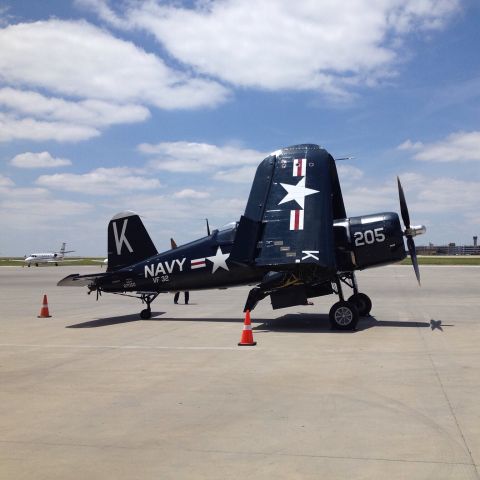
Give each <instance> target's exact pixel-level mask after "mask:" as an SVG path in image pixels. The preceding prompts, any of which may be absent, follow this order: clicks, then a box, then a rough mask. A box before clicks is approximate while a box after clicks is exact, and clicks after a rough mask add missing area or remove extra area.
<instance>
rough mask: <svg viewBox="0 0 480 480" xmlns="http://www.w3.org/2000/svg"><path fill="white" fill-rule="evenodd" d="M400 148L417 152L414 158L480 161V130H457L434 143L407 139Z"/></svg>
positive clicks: (428, 160)
mask: <svg viewBox="0 0 480 480" xmlns="http://www.w3.org/2000/svg"><path fill="white" fill-rule="evenodd" d="M398 148H399V149H400V150H411V151H413V152H415V154H414V155H413V158H414V159H415V160H422V161H426V162H469V161H477V162H478V161H480V131H474V132H456V133H452V134H450V135H448V136H447V137H446V138H445V139H443V140H440V141H439V142H434V143H426V144H424V143H421V142H415V143H414V142H412V141H411V140H407V141H405V142H403V143H402V144H401V145H399V146H398Z"/></svg>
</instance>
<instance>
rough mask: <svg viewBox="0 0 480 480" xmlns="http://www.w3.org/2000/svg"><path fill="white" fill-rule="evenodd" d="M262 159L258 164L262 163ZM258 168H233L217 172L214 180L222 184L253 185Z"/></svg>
mask: <svg viewBox="0 0 480 480" xmlns="http://www.w3.org/2000/svg"><path fill="white" fill-rule="evenodd" d="M260 160H261V159H260V157H259V158H258V161H257V163H260ZM256 170H257V167H256V166H251V167H250V166H246V167H241V168H233V169H230V170H219V171H218V172H215V174H214V175H213V178H214V179H215V180H219V181H221V182H230V183H252V182H253V179H254V177H255V172H256Z"/></svg>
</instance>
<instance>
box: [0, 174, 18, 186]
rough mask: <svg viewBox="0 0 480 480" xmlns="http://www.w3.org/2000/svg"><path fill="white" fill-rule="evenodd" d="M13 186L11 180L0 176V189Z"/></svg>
mask: <svg viewBox="0 0 480 480" xmlns="http://www.w3.org/2000/svg"><path fill="white" fill-rule="evenodd" d="M14 185H15V183H14V182H13V180H12V179H11V178H9V177H6V176H5V175H2V174H0V188H2V187H13V186H14Z"/></svg>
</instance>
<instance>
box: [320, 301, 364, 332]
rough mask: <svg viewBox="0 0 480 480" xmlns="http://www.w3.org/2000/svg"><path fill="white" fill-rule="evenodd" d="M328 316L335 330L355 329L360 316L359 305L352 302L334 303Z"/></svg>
mask: <svg viewBox="0 0 480 480" xmlns="http://www.w3.org/2000/svg"><path fill="white" fill-rule="evenodd" d="M328 316H329V317H330V325H331V327H332V329H334V330H355V327H356V326H357V323H358V318H359V315H358V310H357V307H356V306H355V304H354V303H351V302H337V303H335V304H333V306H332V308H331V309H330V313H329V314H328Z"/></svg>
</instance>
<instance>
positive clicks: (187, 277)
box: [96, 212, 406, 292]
mask: <svg viewBox="0 0 480 480" xmlns="http://www.w3.org/2000/svg"><path fill="white" fill-rule="evenodd" d="M237 227H238V224H236V223H233V224H231V225H230V226H229V227H227V228H224V229H221V230H215V231H214V232H213V233H212V234H211V235H209V236H207V237H204V238H201V239H198V240H195V241H193V242H191V243H188V244H185V245H182V246H179V247H177V248H175V249H172V250H168V251H166V252H163V253H159V254H157V255H153V256H151V257H149V258H146V259H145V260H143V261H141V262H137V263H135V264H133V265H130V266H128V267H125V268H121V269H119V270H115V271H114V270H113V269H110V272H109V273H110V275H107V276H105V277H103V278H98V280H97V283H96V285H97V287H99V288H100V289H101V290H103V291H106V292H134V291H135V292H141V291H151V292H168V291H186V290H206V289H212V288H221V289H224V288H229V287H233V286H240V285H254V284H257V283H259V282H261V281H262V280H263V279H264V277H265V275H266V274H267V273H268V272H272V271H275V270H276V269H275V266H272V265H270V266H268V267H261V266H258V265H255V266H249V265H246V264H243V263H237V262H233V261H231V260H230V259H229V257H230V253H231V251H232V248H233V244H234V241H235V237H236V233H237ZM334 230H335V237H336V238H335V257H336V264H337V270H335V271H331V270H329V269H323V268H321V267H320V268H317V269H315V270H312V272H311V274H310V276H309V280H308V281H309V282H310V283H317V284H318V283H322V282H330V280H333V279H334V278H335V275H336V274H337V272H338V271H354V270H363V269H365V268H370V267H375V266H379V265H386V264H389V263H396V262H398V261H400V260H402V259H403V258H405V256H406V255H405V247H404V243H403V234H402V231H401V227H400V223H399V219H398V215H397V214H395V213H390V212H386V213H380V214H373V215H367V216H364V217H352V218H348V219H343V220H337V221H335V222H334ZM109 268H110V267H109ZM285 270H286V266H285V265H281V266H279V268H278V271H285ZM290 270H291V272H292V273H294V274H298V278H300V277H301V275H302V273H301V272H302V271H303V270H302V269H301V267H300V264H298V263H295V264H292V265H291V266H290ZM107 272H108V270H107Z"/></svg>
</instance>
